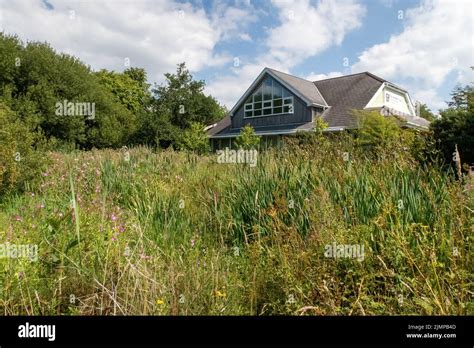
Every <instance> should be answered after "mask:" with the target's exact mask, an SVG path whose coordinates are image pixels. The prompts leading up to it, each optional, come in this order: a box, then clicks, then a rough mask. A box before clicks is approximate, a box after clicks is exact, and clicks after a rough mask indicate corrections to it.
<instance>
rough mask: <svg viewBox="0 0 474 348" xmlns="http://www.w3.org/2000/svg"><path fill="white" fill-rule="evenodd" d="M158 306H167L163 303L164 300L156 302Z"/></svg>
mask: <svg viewBox="0 0 474 348" xmlns="http://www.w3.org/2000/svg"><path fill="white" fill-rule="evenodd" d="M156 304H157V305H159V306H161V305H164V304H165V301H163V300H162V299H160V298H159V299H158V300H156Z"/></svg>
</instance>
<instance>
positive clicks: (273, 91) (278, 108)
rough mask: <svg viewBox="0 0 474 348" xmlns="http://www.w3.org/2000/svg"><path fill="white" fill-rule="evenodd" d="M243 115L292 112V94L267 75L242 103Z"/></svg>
mask: <svg viewBox="0 0 474 348" xmlns="http://www.w3.org/2000/svg"><path fill="white" fill-rule="evenodd" d="M244 111H245V117H261V116H272V115H280V114H292V113H293V96H292V95H291V93H290V92H289V91H288V90H287V89H286V88H284V87H283V86H282V85H281V84H279V83H278V82H277V81H275V79H273V78H271V77H267V78H266V79H265V80H264V81H262V83H260V85H259V86H258V87H257V89H256V90H255V92H254V93H253V94H252V95H250V96H249V97H248V98H247V100H246V101H245V105H244Z"/></svg>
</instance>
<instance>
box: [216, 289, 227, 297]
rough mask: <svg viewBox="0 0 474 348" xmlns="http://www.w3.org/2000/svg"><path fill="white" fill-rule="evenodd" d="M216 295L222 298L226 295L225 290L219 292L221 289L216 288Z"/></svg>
mask: <svg viewBox="0 0 474 348" xmlns="http://www.w3.org/2000/svg"><path fill="white" fill-rule="evenodd" d="M216 296H217V297H221V298H222V297H226V296H227V295H226V293H225V292H221V291H219V290H217V291H216Z"/></svg>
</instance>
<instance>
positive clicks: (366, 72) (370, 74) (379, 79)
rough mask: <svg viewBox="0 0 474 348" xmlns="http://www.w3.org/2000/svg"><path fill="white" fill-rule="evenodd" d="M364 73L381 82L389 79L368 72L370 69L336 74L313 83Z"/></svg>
mask: <svg viewBox="0 0 474 348" xmlns="http://www.w3.org/2000/svg"><path fill="white" fill-rule="evenodd" d="M362 74H366V75H369V76H370V77H372V78H374V79H376V80H378V81H380V82H388V81H387V80H385V79H383V78H381V77H378V76H377V75H374V74H372V73H371V72H368V71H362V72H359V73H354V74H349V75H342V76H335V77H329V78H327V79H321V80H316V81H313V83H316V82H321V81H327V80H334V79H340V78H343V77H350V76H355V75H362Z"/></svg>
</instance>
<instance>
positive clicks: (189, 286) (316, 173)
mask: <svg viewBox="0 0 474 348" xmlns="http://www.w3.org/2000/svg"><path fill="white" fill-rule="evenodd" d="M341 151H348V152H349V153H350V159H349V161H345V160H344V159H343V156H341ZM48 157H49V159H50V161H51V164H50V165H49V167H48V169H47V171H45V172H44V173H43V176H42V182H41V184H39V185H38V186H34V187H31V188H29V190H27V192H25V193H23V194H17V195H11V196H8V197H4V198H3V200H2V202H1V205H0V208H1V211H0V243H11V244H17V245H19V244H35V245H38V248H39V255H38V260H37V261H36V262H33V261H30V260H28V259H24V258H0V265H1V268H0V282H1V285H2V286H1V287H0V309H1V311H2V313H3V314H4V315H15V314H28V315H46V314H65V315H74V314H85V315H119V314H145V315H150V314H151V315H164V314H171V315H270V314H290V315H380V314H430V315H431V314H440V315H447V314H461V315H462V314H464V315H465V314H473V313H474V306H473V279H472V270H473V268H474V267H473V260H472V254H473V253H472V251H473V250H472V237H473V225H474V224H473V223H474V217H473V214H472V213H473V209H474V198H473V197H474V196H473V194H472V190H470V189H469V188H467V186H466V185H465V184H464V183H463V182H460V181H457V180H456V179H455V177H454V175H452V173H450V172H449V171H448V172H446V171H443V170H441V169H437V168H435V167H427V166H426V167H425V166H420V165H418V164H417V163H415V162H414V161H413V160H410V159H409V158H408V157H407V156H404V155H403V154H390V153H386V154H384V155H383V156H379V157H375V158H374V157H373V156H372V157H370V156H367V155H366V154H364V152H363V151H362V150H358V149H355V148H353V147H350V146H348V147H346V148H341V147H336V146H333V145H331V144H328V143H322V144H321V146H320V148H315V147H308V148H284V149H280V150H268V151H266V152H265V153H261V154H260V155H259V157H258V164H257V166H256V167H251V166H248V165H245V164H219V163H217V161H216V156H196V155H190V154H186V153H182V152H175V151H159V152H153V151H152V150H150V149H148V148H146V147H137V148H134V149H131V150H130V152H129V153H127V154H124V153H123V152H121V151H114V150H100V151H99V150H94V151H89V152H72V153H68V154H63V153H50V154H48ZM332 243H337V244H348V245H363V246H364V251H365V255H364V258H363V260H358V259H355V258H328V257H326V256H325V247H326V245H330V244H332Z"/></svg>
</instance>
